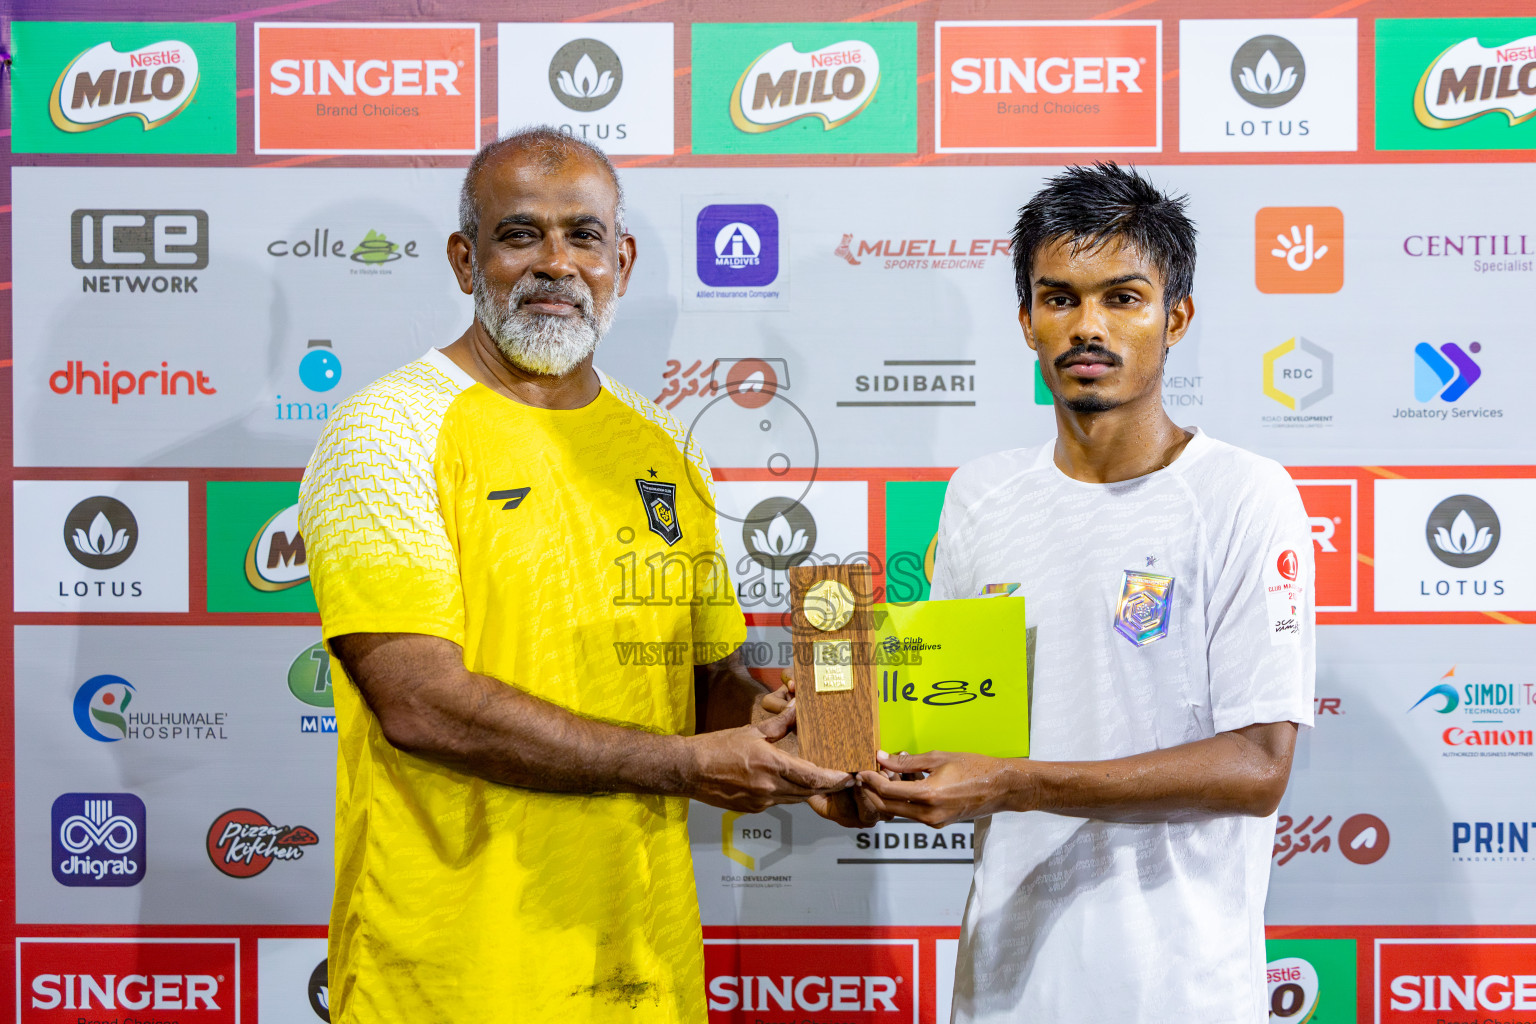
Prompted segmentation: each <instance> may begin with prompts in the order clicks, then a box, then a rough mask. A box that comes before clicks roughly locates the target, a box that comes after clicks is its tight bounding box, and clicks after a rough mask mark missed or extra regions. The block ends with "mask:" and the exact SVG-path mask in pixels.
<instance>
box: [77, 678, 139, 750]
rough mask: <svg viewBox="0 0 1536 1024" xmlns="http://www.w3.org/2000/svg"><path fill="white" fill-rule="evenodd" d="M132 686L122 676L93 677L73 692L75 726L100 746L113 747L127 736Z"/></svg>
mask: <svg viewBox="0 0 1536 1024" xmlns="http://www.w3.org/2000/svg"><path fill="white" fill-rule="evenodd" d="M133 694H134V688H133V684H132V683H130V682H129V681H128V680H126V679H124V678H123V677H122V676H112V675H99V676H92V677H91V678H89V679H87V680H86V681H85V682H83V683H81V684H80V688H79V689H77V690H76V691H75V724H76V725H78V726H79V727H80V731H81V732H83V733H85V734H86V735H87V736H89V737H90V738H91V739H93V740H97V741H99V742H101V743H116V742H117V741H118V740H121V739H124V738H126V737H127V735H128V718H127V711H128V705H129V704H131V703H132V702H133Z"/></svg>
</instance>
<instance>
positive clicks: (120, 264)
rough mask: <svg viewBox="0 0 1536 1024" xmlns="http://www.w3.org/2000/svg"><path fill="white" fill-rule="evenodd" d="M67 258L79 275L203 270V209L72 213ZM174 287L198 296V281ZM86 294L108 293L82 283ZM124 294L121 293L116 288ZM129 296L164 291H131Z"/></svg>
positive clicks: (205, 229) (205, 245)
mask: <svg viewBox="0 0 1536 1024" xmlns="http://www.w3.org/2000/svg"><path fill="white" fill-rule="evenodd" d="M69 258H70V262H71V263H73V264H74V266H75V268H76V269H77V270H136V271H137V270H183V271H184V270H202V269H203V268H204V267H206V266H208V213H207V211H205V210H76V211H75V212H74V213H72V214H70V218H69ZM188 280H190V281H191V282H192V286H191V287H187V286H186V284H185V283H183V284H182V286H181V287H178V288H176V289H175V290H176V291H179V292H195V291H197V286H196V282H197V278H195V277H193V278H186V279H183V281H184V282H185V281H188ZM84 281H85V282H86V283H85V284H83V285H82V290H84V291H88V292H89V291H98V290H100V291H106V290H107V289H105V288H97V287H93V285H96V284H97V283H98V282H97V281H96V280H95V279H94V278H92V277H86V278H84ZM116 290H118V291H122V290H124V289H121V288H119V289H116ZM127 290H128V291H165V290H166V289H165V288H150V287H142V286H141V287H137V288H135V287H132V286H130V287H129V288H128V289H127Z"/></svg>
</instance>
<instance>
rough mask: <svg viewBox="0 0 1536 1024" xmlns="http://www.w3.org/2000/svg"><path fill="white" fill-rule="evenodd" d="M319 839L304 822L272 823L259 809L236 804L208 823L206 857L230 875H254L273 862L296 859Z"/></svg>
mask: <svg viewBox="0 0 1536 1024" xmlns="http://www.w3.org/2000/svg"><path fill="white" fill-rule="evenodd" d="M319 842H320V837H319V836H318V835H316V834H315V832H314V830H313V829H311V828H308V827H307V826H304V825H274V824H272V822H271V821H269V820H267V816H266V815H264V814H262V813H261V812H260V811H253V810H251V809H250V808H248V807H237V808H235V809H234V810H230V811H225V812H224V813H223V814H221V815H219V816H218V817H217V818H215V819H214V821H213V824H212V825H210V826H208V841H207V846H208V860H209V861H211V862H212V864H213V866H214V867H216V868H218V869H219V871H220V872H222V873H223V874H226V875H228V876H229V877H230V878H254V877H255V876H256V875H259V874H261V873H262V872H263V871H265V870H267V868H269V867H271V866H272V862H273V861H285V862H287V861H297V860H301V859H303V857H304V848H305V847H306V846H314V845H316V844H318V843H319Z"/></svg>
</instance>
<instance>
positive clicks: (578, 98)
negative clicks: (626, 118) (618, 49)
mask: <svg viewBox="0 0 1536 1024" xmlns="http://www.w3.org/2000/svg"><path fill="white" fill-rule="evenodd" d="M623 85H624V65H623V64H622V63H620V61H619V55H618V54H617V53H614V52H613V49H612V47H610V46H608V44H606V43H603V42H600V41H599V40H596V39H573V40H571V41H570V42H568V43H566V44H565V45H564V46H562V47H560V49H558V50H556V51H555V56H554V58H553V59H551V60H550V62H549V88H550V91H551V92H553V93H554V94H555V99H557V100H559V101H560V102H561V103H563V104H565V105H566V106H567V107H570V108H571V109H572V110H578V111H581V112H582V113H590V112H592V111H594V110H602V109H603V108H604V107H606V106H607V105H608V104H610V103H612V102H613V101H614V99H615V98H616V97H617V96H618V95H619V89H620V88H621V87H622V86H623Z"/></svg>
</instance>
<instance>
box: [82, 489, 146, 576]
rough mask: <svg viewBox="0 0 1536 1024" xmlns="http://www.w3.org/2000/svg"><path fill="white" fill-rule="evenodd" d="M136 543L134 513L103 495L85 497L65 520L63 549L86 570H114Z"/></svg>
mask: <svg viewBox="0 0 1536 1024" xmlns="http://www.w3.org/2000/svg"><path fill="white" fill-rule="evenodd" d="M138 543H139V523H138V520H137V519H135V518H134V517H133V510H132V509H130V508H129V507H128V506H127V505H124V504H123V503H122V502H120V501H118V500H117V499H116V498H109V497H107V496H106V495H104V494H98V495H96V496H94V497H90V498H86V499H85V500H84V501H82V502H80V503H79V504H77V505H76V506H75V507H74V508H72V509H70V510H69V515H67V516H65V517H64V547H65V548H66V549H67V550H68V551H69V554H70V556H71V557H72V558H74V560H75V561H77V562H79V563H80V564H81V565H83V566H85V567H86V568H87V569H115V568H117V567H118V566H119V565H122V564H123V563H124V562H126V561H128V559H129V557H130V556H131V555H132V554H133V549H134V548H135V547H137V546H138Z"/></svg>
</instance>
